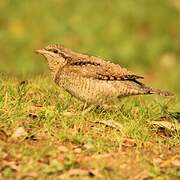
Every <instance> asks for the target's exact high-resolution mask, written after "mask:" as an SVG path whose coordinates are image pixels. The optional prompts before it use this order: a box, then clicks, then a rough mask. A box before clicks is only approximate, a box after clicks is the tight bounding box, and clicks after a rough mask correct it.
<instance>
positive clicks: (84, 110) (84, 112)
mask: <svg viewBox="0 0 180 180" xmlns="http://www.w3.org/2000/svg"><path fill="white" fill-rule="evenodd" d="M93 108H94V105H92V104H91V105H88V104H87V103H85V104H84V106H83V111H82V113H81V114H82V115H85V114H87V113H88V112H90V111H91V110H92V109H93Z"/></svg>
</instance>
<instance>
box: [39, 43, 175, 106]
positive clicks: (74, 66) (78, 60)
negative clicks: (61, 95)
mask: <svg viewBox="0 0 180 180" xmlns="http://www.w3.org/2000/svg"><path fill="white" fill-rule="evenodd" d="M37 52H38V53H40V54H42V55H44V56H45V58H46V59H47V62H48V66H49V68H50V71H51V74H52V76H53V79H54V81H55V82H56V84H58V85H59V86H60V87H62V88H64V89H65V90H66V91H67V92H69V93H70V94H71V95H73V96H75V97H76V98H78V99H80V100H82V101H85V102H87V103H89V104H95V105H103V104H106V103H109V102H111V101H114V100H116V99H118V98H121V97H124V96H130V95H141V94H159V95H162V96H170V95H172V93H169V92H164V91H161V90H159V89H153V88H151V87H147V86H145V85H144V84H143V83H141V82H139V79H143V77H141V76H138V75H136V74H134V73H132V72H130V71H128V70H127V69H125V68H122V67H121V66H120V65H118V64H114V63H111V62H109V61H106V60H104V59H102V58H99V57H96V56H90V55H86V54H81V53H77V52H74V51H72V50H70V49H68V48H65V47H64V46H62V45H49V46H47V47H45V48H43V49H41V50H38V51H37Z"/></svg>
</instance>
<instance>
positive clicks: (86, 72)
mask: <svg viewBox="0 0 180 180" xmlns="http://www.w3.org/2000/svg"><path fill="white" fill-rule="evenodd" d="M63 72H64V73H65V72H67V73H76V74H79V75H81V76H83V77H87V78H93V79H99V80H110V81H115V80H116V81H118V80H134V81H136V79H143V77H141V76H138V75H135V74H134V73H132V72H130V71H128V70H127V69H126V68H122V67H121V66H120V65H118V64H113V63H111V62H108V61H105V60H102V59H101V58H98V57H95V56H88V58H87V57H84V58H82V57H81V58H79V57H77V58H73V59H71V60H69V63H68V64H67V66H65V67H64V68H63Z"/></svg>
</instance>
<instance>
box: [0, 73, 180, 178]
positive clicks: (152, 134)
mask: <svg viewBox="0 0 180 180" xmlns="http://www.w3.org/2000/svg"><path fill="white" fill-rule="evenodd" d="M0 89H1V91H0V133H1V135H0V157H1V158H0V161H1V169H0V177H1V178H2V179H6V178H7V179H8V178H20V179H21V178H27V177H29V178H32V179H39V178H44V179H47V178H49V179H54V178H58V177H59V178H67V179H68V178H70V177H71V178H78V177H79V178H80V177H82V178H95V179H98V178H100V179H116V178H117V177H119V178H122V179H123V178H133V177H137V179H138V177H149V178H150V177H151V178H157V179H168V178H169V179H171V178H178V177H179V173H178V166H177V165H176V164H175V165H173V163H174V162H176V161H177V158H178V154H179V152H178V146H179V129H180V128H179V124H178V118H179V117H178V116H177V117H176V118H174V117H175V116H174V117H173V116H172V115H170V113H171V114H173V113H174V115H175V113H177V112H178V110H179V107H180V104H179V102H178V98H179V96H178V97H177V98H170V99H168V98H167V99H164V98H161V97H156V96H155V97H152V96H150V97H148V96H147V97H138V96H137V97H131V98H126V99H123V100H122V101H121V102H119V103H118V104H117V108H116V109H115V110H114V111H103V110H101V109H94V110H92V111H91V112H88V113H87V114H85V115H84V114H82V108H83V103H82V102H79V101H78V100H76V99H75V98H73V97H71V96H70V95H69V94H67V93H65V92H64V91H63V90H61V89H59V88H58V87H56V86H55V84H54V83H53V82H52V81H51V80H50V78H49V77H47V76H36V77H34V78H27V79H23V80H22V79H18V78H12V77H8V76H7V75H1V87H0ZM162 118H165V120H166V121H169V122H171V123H172V124H174V125H175V130H168V129H163V128H162V127H158V126H154V125H153V124H152V122H153V121H158V120H161V119H162ZM19 128H21V129H23V131H22V132H21V133H20V135H18V133H17V131H18V129H19ZM35 167H37V168H35Z"/></svg>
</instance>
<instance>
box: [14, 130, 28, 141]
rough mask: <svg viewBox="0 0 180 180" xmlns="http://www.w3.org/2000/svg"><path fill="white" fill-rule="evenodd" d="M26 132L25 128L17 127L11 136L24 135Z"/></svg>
mask: <svg viewBox="0 0 180 180" xmlns="http://www.w3.org/2000/svg"><path fill="white" fill-rule="evenodd" d="M27 135H28V133H27V132H26V131H25V129H24V128H23V127H18V128H17V129H16V130H15V132H14V133H13V135H12V138H14V139H17V138H20V137H25V136H27Z"/></svg>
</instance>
